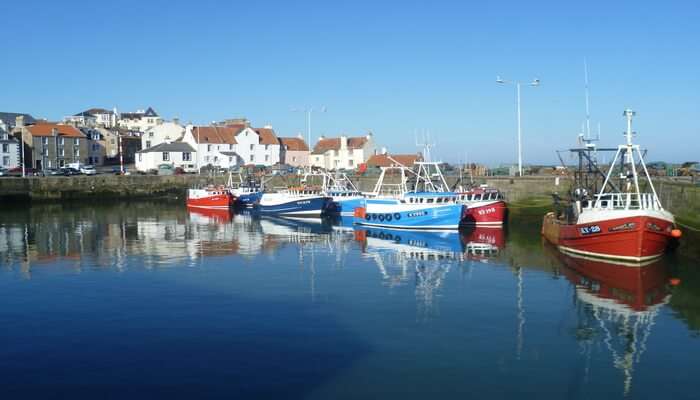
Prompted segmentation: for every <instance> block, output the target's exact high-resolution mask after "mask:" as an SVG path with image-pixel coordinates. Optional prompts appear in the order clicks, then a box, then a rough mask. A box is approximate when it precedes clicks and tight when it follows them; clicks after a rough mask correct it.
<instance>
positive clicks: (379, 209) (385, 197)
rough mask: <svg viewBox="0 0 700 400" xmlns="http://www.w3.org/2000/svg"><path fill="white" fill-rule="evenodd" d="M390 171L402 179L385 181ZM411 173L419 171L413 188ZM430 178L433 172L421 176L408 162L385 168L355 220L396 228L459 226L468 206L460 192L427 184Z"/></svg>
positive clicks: (425, 228) (361, 223)
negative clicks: (410, 179)
mask: <svg viewBox="0 0 700 400" xmlns="http://www.w3.org/2000/svg"><path fill="white" fill-rule="evenodd" d="M390 171H391V172H397V175H398V176H399V177H400V181H399V183H385V178H386V175H387V172H390ZM419 171H420V170H419ZM407 173H411V174H413V175H415V177H414V178H415V180H416V182H415V183H414V187H413V190H408V188H407V182H408V179H407V176H406V174H407ZM426 179H427V180H428V182H430V177H429V176H428V177H424V176H421V175H419V173H416V172H413V171H412V170H411V169H409V168H407V167H405V166H392V167H385V168H382V173H381V175H380V176H379V180H378V181H377V185H376V186H375V189H374V191H373V192H372V193H371V194H370V196H368V198H367V199H366V200H365V202H364V204H365V205H364V207H359V208H358V209H357V210H356V212H355V217H356V219H355V223H356V224H358V225H365V226H374V227H384V228H393V229H422V230H456V229H459V225H460V222H461V220H462V218H463V215H464V206H463V205H462V204H460V203H459V199H458V197H457V195H456V194H455V193H454V192H449V191H445V190H444V189H442V188H441V187H437V186H435V185H431V184H426V182H425V180H426ZM419 188H420V191H418V190H417V189H419Z"/></svg>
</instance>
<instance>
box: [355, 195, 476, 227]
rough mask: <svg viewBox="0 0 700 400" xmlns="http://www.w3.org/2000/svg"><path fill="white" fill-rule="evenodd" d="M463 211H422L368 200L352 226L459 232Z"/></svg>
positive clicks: (448, 207) (435, 208)
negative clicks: (456, 230) (457, 230)
mask: <svg viewBox="0 0 700 400" xmlns="http://www.w3.org/2000/svg"><path fill="white" fill-rule="evenodd" d="M463 208H464V206H462V205H461V204H448V205H442V206H433V207H425V206H423V205H416V204H403V203H398V202H396V203H394V202H384V201H375V200H367V202H366V208H365V209H364V212H363V213H362V214H364V215H360V216H357V217H356V219H355V223H356V224H358V225H364V226H373V227H382V228H392V229H422V230H455V229H459V224H460V221H461V219H462V213H463Z"/></svg>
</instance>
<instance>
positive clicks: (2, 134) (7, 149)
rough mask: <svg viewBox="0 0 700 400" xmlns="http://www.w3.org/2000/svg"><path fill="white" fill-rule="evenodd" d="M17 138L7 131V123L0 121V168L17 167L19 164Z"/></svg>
mask: <svg viewBox="0 0 700 400" xmlns="http://www.w3.org/2000/svg"><path fill="white" fill-rule="evenodd" d="M19 162H20V147H19V140H17V138H15V137H14V136H12V135H11V134H10V133H9V132H8V128H7V125H5V123H3V122H2V121H0V168H6V169H12V168H17V167H18V166H19V165H20V164H19Z"/></svg>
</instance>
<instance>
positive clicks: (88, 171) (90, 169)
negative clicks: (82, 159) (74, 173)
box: [80, 165, 97, 175]
mask: <svg viewBox="0 0 700 400" xmlns="http://www.w3.org/2000/svg"><path fill="white" fill-rule="evenodd" d="M80 173H82V174H85V175H96V174H97V170H96V169H95V167H94V166H92V165H85V166H83V167H82V168H80Z"/></svg>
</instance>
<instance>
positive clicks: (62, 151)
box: [58, 147, 66, 157]
mask: <svg viewBox="0 0 700 400" xmlns="http://www.w3.org/2000/svg"><path fill="white" fill-rule="evenodd" d="M58 155H59V156H61V157H64V156H65V155H66V152H65V151H64V150H63V147H61V148H60V149H58Z"/></svg>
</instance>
